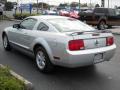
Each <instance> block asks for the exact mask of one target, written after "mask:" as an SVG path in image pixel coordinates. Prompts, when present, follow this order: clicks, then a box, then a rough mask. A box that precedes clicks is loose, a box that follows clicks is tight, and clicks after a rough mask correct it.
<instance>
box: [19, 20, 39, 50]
mask: <svg viewBox="0 0 120 90" xmlns="http://www.w3.org/2000/svg"><path fill="white" fill-rule="evenodd" d="M36 23H37V20H36V19H33V18H28V19H26V20H24V21H23V22H21V23H20V27H21V28H20V30H19V34H20V35H19V36H20V38H21V39H20V42H19V43H20V44H21V45H23V46H24V47H25V48H27V49H29V46H30V44H31V43H32V41H33V40H34V38H35V36H34V35H33V34H32V33H33V31H34V30H33V28H34V26H35V25H36Z"/></svg>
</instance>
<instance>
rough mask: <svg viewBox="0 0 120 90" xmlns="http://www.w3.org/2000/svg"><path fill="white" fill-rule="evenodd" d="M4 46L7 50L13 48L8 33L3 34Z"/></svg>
mask: <svg viewBox="0 0 120 90" xmlns="http://www.w3.org/2000/svg"><path fill="white" fill-rule="evenodd" d="M3 47H4V49H5V50H6V51H10V50H11V46H10V43H9V40H8V37H7V35H3Z"/></svg>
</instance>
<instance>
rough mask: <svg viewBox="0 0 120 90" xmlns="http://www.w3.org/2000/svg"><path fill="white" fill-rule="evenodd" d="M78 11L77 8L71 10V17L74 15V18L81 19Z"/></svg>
mask: <svg viewBox="0 0 120 90" xmlns="http://www.w3.org/2000/svg"><path fill="white" fill-rule="evenodd" d="M78 13H79V12H78V11H75V10H73V11H70V17H72V18H76V19H79V17H80V16H79V15H78Z"/></svg>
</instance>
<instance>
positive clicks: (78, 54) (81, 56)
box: [57, 44, 116, 68]
mask: <svg viewBox="0 0 120 90" xmlns="http://www.w3.org/2000/svg"><path fill="white" fill-rule="evenodd" d="M115 49H116V45H115V44H114V45H112V46H108V47H102V48H97V49H89V50H82V51H75V52H73V51H69V50H67V53H66V55H65V56H64V58H63V59H61V60H60V61H59V63H57V64H58V65H61V66H65V67H70V68H75V67H80V66H87V65H92V64H96V63H100V62H103V61H109V60H110V59H111V58H112V57H113V56H114V53H115ZM99 53H102V54H103V59H102V60H99V61H97V62H95V61H94V58H95V55H96V54H99Z"/></svg>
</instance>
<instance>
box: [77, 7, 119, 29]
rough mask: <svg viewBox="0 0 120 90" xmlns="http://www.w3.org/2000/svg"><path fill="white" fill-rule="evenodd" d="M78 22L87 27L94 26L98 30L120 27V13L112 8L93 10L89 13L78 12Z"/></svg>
mask: <svg viewBox="0 0 120 90" xmlns="http://www.w3.org/2000/svg"><path fill="white" fill-rule="evenodd" d="M79 15H80V18H79V19H80V20H82V21H85V22H86V23H87V24H89V25H95V26H97V28H98V29H99V30H103V29H106V28H111V27H112V26H116V25H120V13H119V11H118V10H116V9H112V8H95V9H94V10H93V11H90V12H87V11H85V12H80V13H79Z"/></svg>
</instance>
